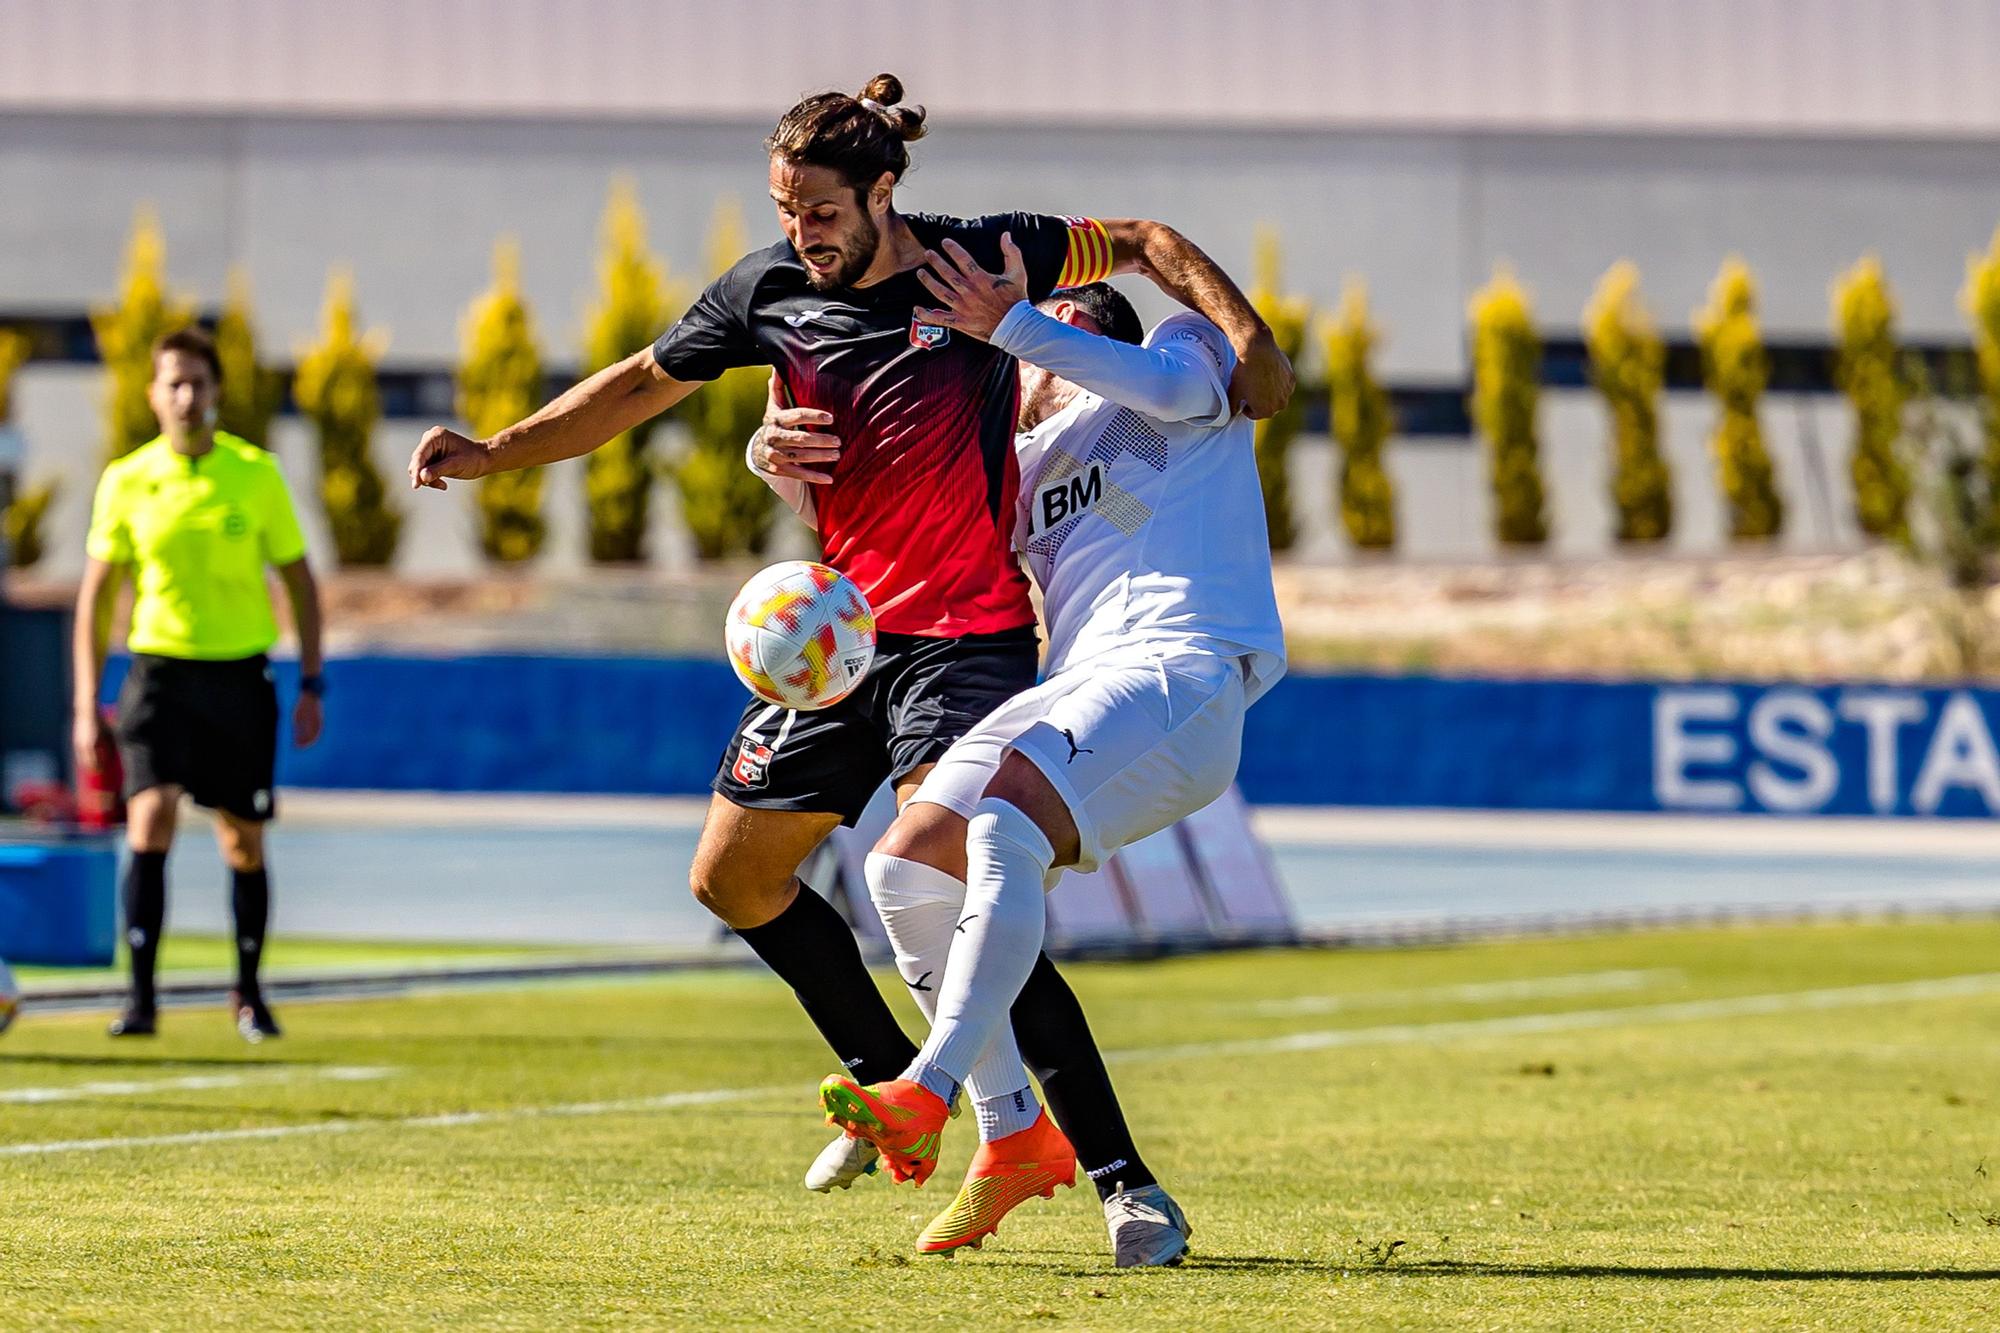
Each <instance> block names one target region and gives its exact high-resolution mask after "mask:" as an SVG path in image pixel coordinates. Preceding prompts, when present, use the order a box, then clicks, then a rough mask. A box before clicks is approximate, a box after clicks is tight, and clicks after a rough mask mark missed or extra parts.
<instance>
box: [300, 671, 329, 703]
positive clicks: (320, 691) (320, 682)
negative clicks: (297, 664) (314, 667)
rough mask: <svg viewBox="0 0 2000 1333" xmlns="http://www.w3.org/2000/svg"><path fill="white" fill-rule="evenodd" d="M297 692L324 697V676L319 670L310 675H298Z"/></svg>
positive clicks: (317, 697)
mask: <svg viewBox="0 0 2000 1333" xmlns="http://www.w3.org/2000/svg"><path fill="white" fill-rule="evenodd" d="M299 693H300V694H310V695H312V696H313V697H314V698H316V699H324V698H325V697H326V677H325V676H324V675H323V674H321V673H319V672H314V673H313V674H312V675H310V676H300V677H299Z"/></svg>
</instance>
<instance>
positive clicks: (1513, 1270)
mask: <svg viewBox="0 0 2000 1333" xmlns="http://www.w3.org/2000/svg"><path fill="white" fill-rule="evenodd" d="M1349 1271H1350V1272H1355V1273H1370V1272H1382V1273H1415V1274H1418V1275H1420V1276H1424V1277H1555V1278H1579V1277H1607V1278H1636V1279H1638V1280H1640V1281H1650V1282H1992V1281H1994V1280H1996V1279H2000V1269H1994V1268H1719V1267H1708V1266H1704V1265H1696V1264H1690V1265H1679V1264H1484V1263H1476V1262H1470V1261H1458V1260H1452V1259H1433V1260H1429V1261H1426V1262H1418V1263H1406V1264H1388V1265H1386V1266H1384V1267H1382V1268H1379V1269H1376V1268H1354V1269H1350V1270H1349Z"/></svg>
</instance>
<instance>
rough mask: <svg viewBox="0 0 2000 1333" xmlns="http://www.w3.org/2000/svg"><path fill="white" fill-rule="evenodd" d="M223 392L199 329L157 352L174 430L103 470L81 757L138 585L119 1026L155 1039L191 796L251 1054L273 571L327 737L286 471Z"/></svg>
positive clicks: (122, 745)
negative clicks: (215, 846) (127, 970)
mask: <svg viewBox="0 0 2000 1333" xmlns="http://www.w3.org/2000/svg"><path fill="white" fill-rule="evenodd" d="M221 383H222V366H221V362H220V361H219V359H218V358H217V357H216V354H215V343H214V341H213V340H211V339H210V338H209V336H208V335H207V334H206V333H203V332H202V331H201V330H199V329H192V328H190V329H182V330H180V331H179V332H177V333H170V334H168V335H166V336H165V337H163V338H161V339H160V340H159V342H158V343H156V344H154V347H153V379H152V383H151V384H150V385H149V386H148V388H147V394H148V397H149V399H150V400H151V402H152V406H153V412H154V414H155V415H156V416H158V417H159V419H160V426H161V428H162V431H163V433H162V434H161V435H160V436H159V438H157V439H155V440H153V441H152V442H151V443H148V444H145V445H142V446H140V447H139V448H138V449H135V450H133V451H132V452H131V453H130V454H127V455H126V456H125V457H123V458H121V459H119V460H117V461H116V462H114V463H112V464H111V466H109V467H108V468H106V469H105V471H104V477H103V480H102V481H100V482H99V483H98V487H97V501H96V506H95V508H94V509H93V510H92V513H91V520H90V538H89V543H88V551H89V556H90V559H89V561H88V563H87V565H86V566H85V569H84V575H83V586H82V589H81V590H80V591H79V592H78V594H77V613H76V641H75V654H76V663H75V667H76V670H75V678H76V723H75V728H74V744H75V747H76V761H77V763H78V765H79V766H80V768H84V769H87V768H90V767H92V766H94V764H95V763H96V755H97V750H98V742H99V741H100V739H101V737H102V731H103V723H102V721H101V720H100V716H99V713H98V708H97V696H98V691H99V689H100V687H101V685H102V682H103V675H104V656H105V648H106V644H107V642H108V640H109V639H110V637H111V618H112V613H113V610H114V608H115V606H116V603H117V600H118V593H119V589H120V586H121V585H122V584H123V583H124V582H125V579H126V578H127V576H128V575H129V576H130V577H131V578H132V580H133V582H134V583H135V585H136V589H137V591H136V593H135V596H134V600H133V603H132V631H131V636H130V638H129V640H128V643H127V646H128V647H129V648H130V649H131V653H132V669H131V672H130V674H129V675H128V676H127V677H126V678H125V687H124V690H123V691H122V692H121V693H120V695H119V699H118V728H117V732H118V734H117V742H118V750H119V755H120V757H121V758H122V759H123V761H124V765H125V795H126V798H127V800H128V802H129V815H128V823H127V828H126V837H127V840H128V842H129V843H130V846H131V853H132V855H131V860H130V863H129V864H128V866H127V868H126V871H125V881H124V886H123V888H124V900H125V927H126V939H127V942H128V943H129V944H130V946H131V954H132V994H131V997H130V1000H129V1002H128V1003H127V1005H126V1008H125V1012H124V1014H123V1015H121V1016H120V1017H119V1018H118V1020H117V1021H116V1022H114V1023H113V1024H112V1025H111V1035H112V1036H114V1037H134V1036H151V1035H152V1034H153V1032H154V1031H155V1030H156V1029H157V1026H158V1017H157V1010H158V1006H157V1003H156V1000H155V994H154V987H153V969H154V962H155V959H156V958H157V956H158V953H159V947H160V930H161V926H162V924H163V922H164V920H165V917H166V901H167V873H166V866H167V850H168V849H169V848H170V847H171V846H172V845H173V840H174V818H175V814H176V811H177V809H178V807H179V802H180V797H181V795H182V793H184V792H185V793H186V794H187V795H189V796H191V797H193V798H194V800H195V802H196V803H197V804H199V805H204V806H207V807H209V808H210V809H212V810H213V811H214V812H215V816H216V822H215V833H216V838H217V841H218V842H220V844H221V847H222V858H223V860H224V861H225V862H226V863H227V864H228V866H229V872H230V880H231V893H230V905H231V907H232V909H233V911H234V915H235V921H236V990H235V992H234V993H233V994H232V995H231V996H230V1006H229V1007H230V1012H231V1014H232V1015H233V1016H234V1018H235V1020H236V1026H237V1030H238V1031H239V1032H241V1033H242V1034H243V1037H244V1039H245V1040H248V1041H261V1040H263V1039H264V1038H265V1037H275V1036H277V1035H279V1028H278V1024H277V1021H276V1020H275V1019H273V1018H272V1017H271V1010H270V1006H268V1005H267V1004H265V1003H264V996H263V993H262V991H261V990H260V989H259V987H258V984H257V966H258V962H259V960H260V959H261V957H262V955H263V950H264V932H265V927H266V925H267V923H268V922H269V919H270V910H271V890H270V880H269V877H268V875H267V873H266V871H265V868H264V825H265V823H266V822H267V821H269V820H270V819H271V817H272V816H273V814H275V813H276V804H275V800H274V798H273V793H272V787H271V783H272V771H273V766H274V764H275V762H276V759H277V747H278V696H277V691H276V689H275V688H274V687H273V686H272V683H271V666H270V663H269V661H268V660H267V659H266V658H265V656H264V654H265V652H266V651H267V650H268V649H269V648H270V647H271V645H272V644H273V643H274V642H276V641H277V637H278V627H277V622H276V621H275V620H274V619H273V617H272V614H271V594H270V585H269V582H268V580H267V578H266V574H265V567H266V566H276V567H277V570H278V573H279V575H280V576H281V577H282V578H283V579H284V583H285V590H286V592H287V593H289V594H290V597H291V603H292V623H293V624H294V625H296V626H297V627H298V635H299V669H300V673H301V675H300V681H299V699H298V704H297V706H296V707H295V708H294V709H293V711H292V739H293V742H294V743H295V744H297V745H299V746H307V745H311V744H312V743H313V741H314V740H316V739H318V737H319V731H320V722H321V713H320V698H321V695H322V694H323V693H324V690H325V682H324V680H323V678H322V676H321V674H320V670H321V658H320V607H319V590H318V588H317V587H316V586H315V585H314V583H313V576H312V570H311V569H310V567H308V566H307V564H306V559H305V540H304V538H303V537H302V536H301V535H300V533H299V522H298V517H297V515H296V514H295V513H294V511H293V509H292V499H291V495H290V493H289V492H287V490H286V489H285V479H284V476H283V474H282V473H280V472H279V471H278V465H277V462H276V460H274V459H273V458H272V457H271V455H270V454H268V453H266V452H264V451H263V450H262V449H259V448H258V447H257V446H255V445H253V444H250V443H248V442H247V441H244V440H240V439H238V438H236V437H235V436H234V435H230V434H228V433H226V432H223V431H218V430H216V428H215V406H216V398H217V393H218V391H219V390H220V388H221Z"/></svg>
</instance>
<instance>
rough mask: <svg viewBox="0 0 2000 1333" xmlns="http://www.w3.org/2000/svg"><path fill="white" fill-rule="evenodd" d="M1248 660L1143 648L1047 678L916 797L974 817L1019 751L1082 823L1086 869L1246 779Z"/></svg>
mask: <svg viewBox="0 0 2000 1333" xmlns="http://www.w3.org/2000/svg"><path fill="white" fill-rule="evenodd" d="M1244 670H1245V669H1244V661H1243V659H1242V658H1240V657H1224V656H1221V655H1219V654H1216V653H1209V652H1200V651H1188V652H1175V651H1173V650H1172V649H1168V650H1165V651H1162V650H1161V649H1160V648H1158V647H1151V648H1148V649H1146V650H1143V651H1139V650H1135V651H1134V653H1133V654H1132V655H1131V656H1130V657H1124V656H1122V655H1112V656H1109V657H1105V658H1100V659H1098V660H1096V661H1094V662H1091V663H1089V664H1087V665H1085V666H1081V667H1078V668H1077V669H1075V670H1071V671H1065V672H1063V673H1062V674H1061V675H1058V676H1055V677H1053V678H1051V679H1049V680H1046V681H1043V682H1042V683H1041V684H1040V685H1037V686H1035V687H1034V688H1033V689H1031V690H1025V691H1023V692H1022V693H1020V694H1017V695H1015V696H1014V697H1013V698H1012V699H1010V700H1009V701H1007V702H1006V703H1004V704H1002V705H1001V706H1000V707H999V708H997V709H995V710H994V711H993V712H992V713H991V714H990V715H988V717H987V718H986V720H985V721H983V722H981V723H980V724H979V725H978V726H977V727H974V728H973V729H972V730H971V731H969V732H967V733H966V734H965V735H964V736H962V737H960V738H959V740H958V741H957V743H955V744H954V745H953V746H952V747H951V749H949V750H948V751H946V752H945V755H944V758H942V759H940V760H938V763H937V767H936V768H934V769H932V770H931V772H930V775H929V776H928V777H926V778H925V779H924V781H923V785H922V786H920V787H918V788H917V794H916V795H915V796H914V797H913V798H912V799H913V800H918V801H929V802H931V803H932V804H934V805H941V806H944V807H945V808H946V809H947V810H952V811H955V812H956V813H958V814H960V815H962V816H964V817H965V818H967V819H970V818H972V815H973V812H974V810H975V809H976V807H977V806H978V805H979V801H980V799H981V798H982V797H983V796H984V795H985V794H986V786H987V784H988V783H989V782H991V781H992V780H993V775H994V774H995V773H997V772H999V770H1000V761H1001V760H1002V759H1004V758H1006V756H1007V752H1008V751H1009V750H1010V749H1011V750H1015V751H1018V752H1019V753H1020V754H1021V755H1022V756H1023V757H1025V758H1026V759H1028V760H1029V761H1030V762H1031V763H1033V764H1034V765H1035V767H1036V768H1039V769H1041V770H1042V772H1043V774H1044V775H1046V776H1047V778H1048V780H1049V782H1050V783H1051V784H1052V785H1053V786H1054V787H1055V789H1056V792H1057V794H1058V795H1060V796H1061V797H1062V799H1063V803H1064V804H1065V805H1067V806H1068V807H1069V813H1070V817H1071V818H1072V819H1074V820H1075V821H1076V832H1077V840H1078V844H1079V855H1078V858H1077V864H1076V868H1077V869H1078V870H1082V871H1089V870H1095V869H1097V867H1098V865H1099V864H1100V863H1101V862H1103V861H1105V860H1107V859H1108V858H1109V857H1110V856H1111V854H1112V853H1113V852H1116V851H1117V850H1118V849H1119V848H1121V847H1125V846H1129V845H1130V844H1132V843H1135V842H1137V841H1138V840H1139V839H1141V838H1143V837H1146V836H1147V835H1148V834H1152V833H1157V832H1159V831H1160V830H1161V829H1163V828H1166V827H1168V826H1169V825H1171V824H1174V823H1176V822H1178V821H1179V820H1182V819H1184V818H1186V817H1187V816H1189V815H1191V814H1193V813H1194V812H1195V811H1197V810H1199V809H1201V808H1202V807H1203V806H1205V805H1207V804H1208V803H1209V802H1210V801H1213V800H1214V799H1215V798H1216V797H1218V796H1220V795H1222V793H1223V792H1225V791H1227V790H1228V789H1229V784H1230V783H1231V782H1232V781H1234V780H1235V777H1236V764H1237V760H1238V759H1239V758H1241V756H1242V752H1243V711H1244V707H1245V703H1244Z"/></svg>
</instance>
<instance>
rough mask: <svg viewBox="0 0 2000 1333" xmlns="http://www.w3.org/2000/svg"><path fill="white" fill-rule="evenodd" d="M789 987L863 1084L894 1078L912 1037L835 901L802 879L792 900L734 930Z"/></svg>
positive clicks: (908, 1055) (910, 1055)
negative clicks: (781, 908)
mask: <svg viewBox="0 0 2000 1333" xmlns="http://www.w3.org/2000/svg"><path fill="white" fill-rule="evenodd" d="M736 933H737V934H738V935H741V936H742V937H743V942H744V943H745V944H748V945H749V946H750V947H751V948H752V949H755V950H756V951H757V956H758V957H759V958H761V959H763V960H764V961H765V962H766V963H768V964H769V965H770V968H771V970H772V971H773V972H776V973H777V974H778V975H779V976H780V977H782V978H783V979H784V982H785V984H786V985H788V986H790V987H791V988H792V993H793V994H794V995H796V996H798V997H799V1003H800V1004H802V1005H804V1006H805V1011H806V1017H808V1018H810V1019H812V1021H813V1026H814V1027H816V1028H818V1029H819V1035H820V1036H822V1037H825V1038H826V1044H827V1045H829V1046H831V1047H833V1053H834V1055H835V1056H836V1057H838V1058H839V1060H840V1063H841V1065H842V1066H843V1067H844V1068H846V1069H847V1070H848V1071H849V1072H851V1073H852V1074H853V1076H854V1077H855V1079H856V1080H858V1081H859V1082H862V1083H880V1082H881V1081H882V1080H884V1079H891V1078H896V1077H899V1076H900V1075H901V1074H902V1072H903V1070H904V1069H906V1068H907V1067H908V1066H909V1063H910V1061H912V1060H914V1059H916V1058H917V1047H916V1043H915V1042H912V1041H911V1040H910V1038H909V1035H908V1034H907V1033H905V1032H904V1031H903V1028H902V1025H901V1024H899V1023H898V1022H896V1016H895V1015H894V1014H892V1013H890V1012H889V1005H888V1002H887V1001H885V1000H884V999H883V998H882V992H881V991H879V990H876V989H875V979H874V978H873V977H871V976H869V975H868V968H867V966H866V965H865V964H863V963H862V961H861V945H860V944H859V943H858V942H856V940H855V938H854V931H853V930H852V929H850V928H849V927H848V924H847V923H846V922H845V921H843V920H841V919H840V913H839V912H836V911H835V910H834V909H833V904H832V903H830V902H828V901H827V900H826V899H824V898H822V897H820V896H819V895H818V894H817V893H814V892H813V891H812V889H811V887H810V886H808V885H806V884H804V883H801V884H800V885H799V892H798V896H797V897H796V898H794V899H793V900H792V905H791V906H790V907H787V908H786V909H785V910H784V911H782V912H780V913H778V915H777V916H775V917H773V918H772V919H771V920H769V921H767V922H765V923H764V924H763V925H761V926H751V927H749V928H748V929H745V930H739V931H737V932H736Z"/></svg>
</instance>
